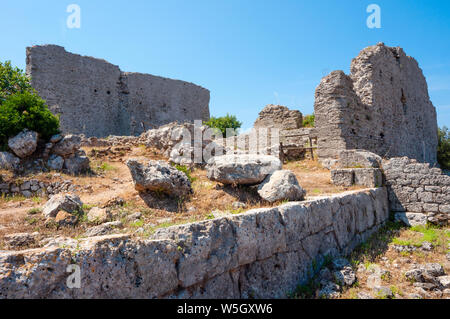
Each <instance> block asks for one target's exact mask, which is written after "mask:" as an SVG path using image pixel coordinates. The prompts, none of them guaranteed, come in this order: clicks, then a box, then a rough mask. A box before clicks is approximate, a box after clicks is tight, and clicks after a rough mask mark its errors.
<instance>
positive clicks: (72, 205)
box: [42, 194, 83, 218]
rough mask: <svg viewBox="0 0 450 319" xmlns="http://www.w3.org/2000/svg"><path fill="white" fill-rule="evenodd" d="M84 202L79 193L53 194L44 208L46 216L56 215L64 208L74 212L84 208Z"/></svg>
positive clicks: (43, 211)
mask: <svg viewBox="0 0 450 319" xmlns="http://www.w3.org/2000/svg"><path fill="white" fill-rule="evenodd" d="M82 208H83V203H82V202H81V200H80V198H79V197H78V196H77V195H73V194H57V195H54V196H52V198H50V200H49V201H48V202H47V203H45V205H44V207H43V208H42V213H43V214H44V216H45V217H47V218H49V217H56V215H57V214H58V212H59V211H61V210H63V211H66V212H68V213H74V212H77V211H80V210H82Z"/></svg>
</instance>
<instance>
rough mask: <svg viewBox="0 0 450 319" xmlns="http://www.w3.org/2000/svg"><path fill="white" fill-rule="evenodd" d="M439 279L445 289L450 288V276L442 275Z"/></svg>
mask: <svg viewBox="0 0 450 319" xmlns="http://www.w3.org/2000/svg"><path fill="white" fill-rule="evenodd" d="M437 281H438V282H439V284H440V285H441V286H442V287H443V288H444V289H450V276H440V277H438V278H437Z"/></svg>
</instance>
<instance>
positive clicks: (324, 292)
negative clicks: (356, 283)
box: [318, 281, 340, 299]
mask: <svg viewBox="0 0 450 319" xmlns="http://www.w3.org/2000/svg"><path fill="white" fill-rule="evenodd" d="M318 295H319V296H318V297H319V298H326V299H333V298H338V297H339V295H340V287H339V286H338V285H336V284H335V283H334V282H331V281H329V282H327V283H325V285H324V286H323V287H322V289H320V290H319V293H318Z"/></svg>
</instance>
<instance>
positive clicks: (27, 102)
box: [0, 91, 59, 148]
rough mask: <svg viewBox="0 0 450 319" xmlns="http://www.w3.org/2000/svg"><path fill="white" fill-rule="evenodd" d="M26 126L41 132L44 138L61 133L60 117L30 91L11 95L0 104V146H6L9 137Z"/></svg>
mask: <svg viewBox="0 0 450 319" xmlns="http://www.w3.org/2000/svg"><path fill="white" fill-rule="evenodd" d="M25 128H27V129H29V130H32V131H35V132H37V133H39V134H40V136H41V137H42V138H43V139H49V138H50V137H51V136H52V135H54V134H57V133H59V119H58V117H56V116H54V115H53V114H52V113H51V112H50V110H49V109H48V107H47V105H46V104H45V101H44V100H43V99H41V98H40V97H39V96H37V95H36V94H35V93H30V92H28V91H24V92H22V93H15V94H13V95H10V96H9V97H8V98H7V99H6V100H5V101H4V102H3V104H2V105H0V147H2V148H5V147H6V144H7V142H8V138H10V137H13V136H15V135H17V134H18V133H20V132H21V131H22V130H23V129H25Z"/></svg>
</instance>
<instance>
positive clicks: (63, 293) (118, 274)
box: [0, 188, 389, 298]
mask: <svg viewBox="0 0 450 319" xmlns="http://www.w3.org/2000/svg"><path fill="white" fill-rule="evenodd" d="M388 215H389V211H388V203H387V193H386V189H385V188H377V189H369V190H364V191H359V192H350V193H344V194H339V195H336V196H333V197H324V198H319V199H316V200H312V201H306V202H292V203H288V204H285V205H282V206H279V207H274V208H262V209H256V210H251V211H249V212H247V213H244V214H240V215H233V216H230V217H223V218H218V219H214V220H207V221H203V222H199V223H193V224H187V225H181V226H173V227H169V228H166V229H160V230H159V231H158V232H157V233H155V234H154V235H153V237H152V239H148V240H138V239H131V238H130V237H129V236H128V235H114V236H106V237H94V238H88V239H82V240H79V241H75V243H73V245H72V246H71V245H61V247H48V248H41V249H32V250H26V251H21V252H13V251H11V252H0V298H130V297H131V298H283V297H286V295H287V294H288V293H289V292H292V291H293V290H294V289H295V288H296V286H297V285H298V284H299V283H302V282H304V281H305V280H307V278H308V276H309V275H310V274H311V271H312V269H313V264H316V265H319V264H320V263H321V262H323V259H324V256H326V255H329V256H336V255H339V254H346V253H349V252H350V251H351V250H353V249H354V247H355V246H356V245H357V244H359V243H361V242H362V241H364V240H366V239H367V238H368V237H369V236H370V235H371V234H372V233H374V232H375V231H376V230H377V229H379V227H380V226H381V225H382V224H383V223H384V222H385V221H386V219H387V218H388ZM70 264H77V265H79V266H80V267H81V289H68V288H67V286H66V279H67V277H68V275H69V274H68V273H67V272H66V269H67V266H68V265H70Z"/></svg>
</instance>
